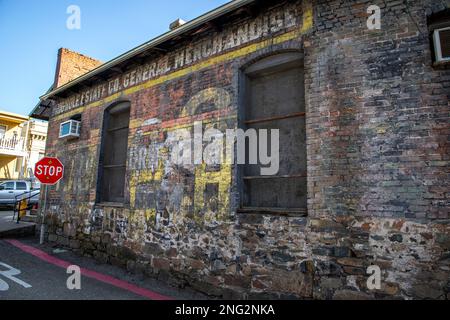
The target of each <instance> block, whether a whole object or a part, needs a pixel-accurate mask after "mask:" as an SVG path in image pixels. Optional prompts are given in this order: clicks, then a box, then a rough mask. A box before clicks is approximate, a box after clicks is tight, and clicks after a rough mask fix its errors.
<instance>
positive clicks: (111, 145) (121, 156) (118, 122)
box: [99, 102, 130, 203]
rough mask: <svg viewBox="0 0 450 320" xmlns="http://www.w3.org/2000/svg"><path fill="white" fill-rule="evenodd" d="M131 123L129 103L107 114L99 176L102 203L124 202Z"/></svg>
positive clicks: (114, 107) (119, 105) (113, 108)
mask: <svg viewBox="0 0 450 320" xmlns="http://www.w3.org/2000/svg"><path fill="white" fill-rule="evenodd" d="M129 123H130V104H129V103H128V102H124V103H120V104H117V105H115V106H113V107H112V108H110V109H108V110H107V111H106V112H105V117H104V124H103V140H102V153H101V157H100V168H101V172H100V176H99V181H100V188H99V191H100V192H99V193H100V201H101V202H115V203H123V202H124V190H125V172H126V162H127V153H128V152H127V149H128V130H129Z"/></svg>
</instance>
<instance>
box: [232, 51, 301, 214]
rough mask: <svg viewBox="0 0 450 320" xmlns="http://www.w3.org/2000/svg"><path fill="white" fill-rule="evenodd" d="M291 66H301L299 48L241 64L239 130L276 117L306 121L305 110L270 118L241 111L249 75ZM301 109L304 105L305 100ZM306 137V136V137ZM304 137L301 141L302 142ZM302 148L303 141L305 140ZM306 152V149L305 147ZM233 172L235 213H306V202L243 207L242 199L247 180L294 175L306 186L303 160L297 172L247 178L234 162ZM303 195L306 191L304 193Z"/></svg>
mask: <svg viewBox="0 0 450 320" xmlns="http://www.w3.org/2000/svg"><path fill="white" fill-rule="evenodd" d="M290 65H292V66H295V67H301V68H303V69H304V55H303V54H302V53H301V52H299V51H288V52H281V53H274V54H272V55H270V56H266V57H263V58H262V59H260V60H258V61H256V62H254V63H252V64H251V65H249V66H247V67H244V68H242V69H241V70H240V75H239V82H240V83H239V90H240V93H239V100H240V101H239V111H238V127H239V128H240V129H244V130H246V129H248V125H252V124H258V123H267V122H275V121H279V120H284V119H290V118H300V117H301V118H305V120H306V116H307V115H306V110H305V112H296V113H292V114H285V115H277V116H273V117H270V118H269V117H267V118H266V117H264V118H260V119H251V120H247V119H246V114H245V108H246V106H248V105H249V95H248V92H249V87H248V84H249V78H250V77H252V76H253V77H254V76H257V75H258V74H263V73H271V72H274V71H275V72H277V70H283V69H287V67H288V66H290ZM304 103H305V108H306V101H305V102H304ZM304 130H305V137H306V122H305V128H304ZM306 139H307V137H306ZM306 139H305V142H306ZM305 147H306V143H305ZM305 152H306V150H305ZM237 167H238V169H237V172H238V190H239V206H238V209H237V212H238V213H240V214H252V213H258V214H270V215H283V216H307V215H308V209H307V201H306V204H305V208H282V207H247V206H245V205H244V204H245V203H244V199H245V196H246V192H247V191H246V181H245V180H249V179H254V178H258V179H284V178H289V179H291V178H298V177H302V178H305V179H306V188H307V178H308V175H307V162H306V166H305V167H306V168H305V172H304V173H302V174H301V175H300V174H299V175H285V176H283V175H279V176H268V177H266V176H260V177H250V176H245V175H244V171H245V165H238V166H237ZM306 197H307V194H306Z"/></svg>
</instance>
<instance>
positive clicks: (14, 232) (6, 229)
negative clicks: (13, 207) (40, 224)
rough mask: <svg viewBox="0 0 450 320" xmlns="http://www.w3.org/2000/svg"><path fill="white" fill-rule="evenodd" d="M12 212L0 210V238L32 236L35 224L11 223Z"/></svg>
mask: <svg viewBox="0 0 450 320" xmlns="http://www.w3.org/2000/svg"><path fill="white" fill-rule="evenodd" d="M13 215H14V212H13V211H4V210H0V238H7V237H23V236H30V235H34V232H35V228H36V224H35V223H31V222H22V221H21V222H20V223H16V221H17V219H15V221H12V218H13Z"/></svg>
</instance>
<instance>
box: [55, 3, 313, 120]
mask: <svg viewBox="0 0 450 320" xmlns="http://www.w3.org/2000/svg"><path fill="white" fill-rule="evenodd" d="M305 16H306V17H309V15H308V16H307V15H305ZM302 17H303V15H302V8H301V7H299V6H298V5H290V6H286V7H283V8H279V9H274V10H273V11H270V12H268V13H267V14H265V15H262V16H258V17H256V18H253V19H250V20H248V21H246V22H244V23H241V24H238V25H235V26H233V27H230V28H227V29H225V30H224V31H222V32H216V33H215V34H214V35H213V36H211V37H207V38H206V39H204V40H201V41H198V42H195V43H193V44H192V45H190V46H188V47H185V48H183V49H181V50H179V51H175V52H173V53H170V54H168V55H165V56H163V57H161V58H160V59H159V60H157V61H152V62H150V63H147V64H144V65H141V66H139V67H136V68H135V69H133V70H131V71H129V72H127V73H125V74H123V75H121V76H118V77H116V78H115V79H112V80H110V81H108V82H103V83H100V84H99V85H97V86H95V87H93V88H89V89H87V90H85V91H83V92H81V93H80V94H76V95H73V96H71V97H70V98H68V99H66V100H63V101H62V102H61V103H59V104H58V106H57V107H56V108H54V109H53V115H54V116H56V115H60V114H62V113H65V112H67V111H70V110H72V109H74V108H78V107H81V106H83V105H85V104H89V103H92V102H95V101H98V100H100V99H103V98H105V97H107V96H110V95H113V94H115V93H117V92H120V91H122V90H125V89H127V88H129V87H133V86H135V85H138V84H141V83H143V82H146V81H148V80H150V79H153V78H156V77H159V76H161V75H164V74H167V73H169V72H171V71H174V70H177V69H180V68H183V67H185V66H188V65H190V64H193V63H195V62H198V61H200V60H203V59H206V58H209V57H212V56H214V55H217V54H220V53H223V52H225V51H227V50H230V49H233V48H236V47H239V46H241V45H244V44H247V43H250V42H252V41H255V40H258V39H262V38H265V37H268V36H270V35H272V34H275V33H277V32H279V31H282V30H287V29H289V28H292V27H295V26H298V25H301V20H302ZM305 23H306V24H308V26H309V23H310V21H309V20H306V21H305V20H303V24H305ZM304 27H305V26H304ZM303 29H305V28H302V30H303Z"/></svg>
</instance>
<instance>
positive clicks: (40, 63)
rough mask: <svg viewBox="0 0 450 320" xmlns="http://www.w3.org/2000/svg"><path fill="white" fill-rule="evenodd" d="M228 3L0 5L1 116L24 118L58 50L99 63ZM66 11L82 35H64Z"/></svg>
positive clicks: (45, 1)
mask: <svg viewBox="0 0 450 320" xmlns="http://www.w3.org/2000/svg"><path fill="white" fill-rule="evenodd" d="M227 2H228V0H170V1H161V0H71V1H66V0H0V110H5V111H9V112H15V113H20V114H29V113H30V112H31V110H32V109H33V108H34V106H35V105H36V103H37V102H38V98H39V96H41V95H42V94H44V93H45V91H47V89H48V88H49V87H50V85H51V84H52V82H53V79H54V72H55V68H56V57H57V51H58V49H59V48H61V47H65V48H69V49H71V50H74V51H78V52H81V53H83V54H86V55H88V56H91V57H93V58H96V59H99V60H102V61H104V62H106V61H108V60H110V59H112V58H114V57H116V56H118V55H120V54H121V53H123V52H126V51H128V50H130V49H132V48H134V47H136V46H138V45H140V44H142V43H144V42H146V41H148V40H150V39H152V38H154V37H156V36H158V35H160V34H162V33H164V32H166V31H167V30H168V29H169V24H170V22H172V21H174V20H176V19H177V18H182V19H183V20H185V21H189V20H192V19H193V18H196V17H197V16H199V15H201V14H203V13H205V12H207V11H209V10H212V9H214V8H216V7H218V6H220V5H222V4H224V3H227ZM70 5H77V6H79V8H80V9H81V29H80V30H69V29H67V28H66V21H67V19H68V18H69V14H67V13H66V11H67V8H68V7H69V6H70Z"/></svg>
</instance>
